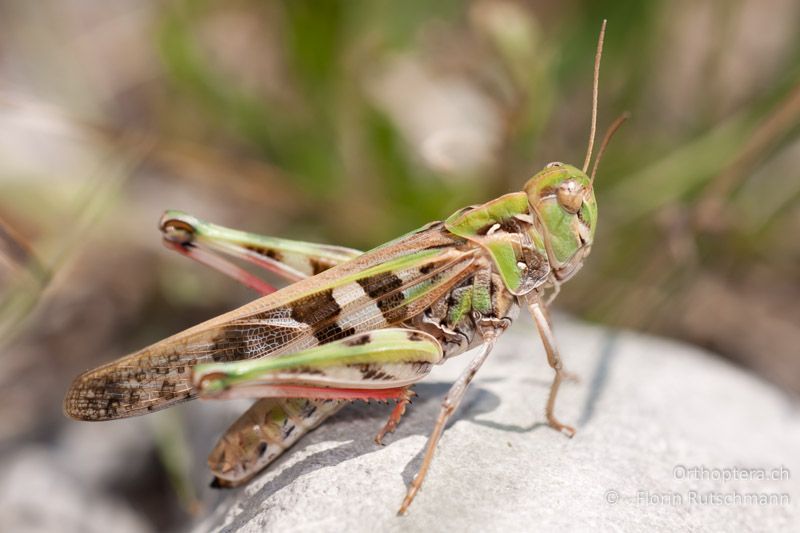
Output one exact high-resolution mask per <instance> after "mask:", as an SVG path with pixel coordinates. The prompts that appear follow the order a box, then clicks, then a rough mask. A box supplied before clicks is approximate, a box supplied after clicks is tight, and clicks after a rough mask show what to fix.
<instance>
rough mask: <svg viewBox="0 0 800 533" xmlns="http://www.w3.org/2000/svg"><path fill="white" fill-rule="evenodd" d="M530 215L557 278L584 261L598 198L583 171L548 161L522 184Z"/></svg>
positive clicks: (595, 219)
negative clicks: (547, 163) (539, 170)
mask: <svg viewBox="0 0 800 533" xmlns="http://www.w3.org/2000/svg"><path fill="white" fill-rule="evenodd" d="M525 192H526V193H527V195H528V204H529V205H530V210H531V215H532V216H533V219H534V220H535V221H536V222H535V223H536V224H537V226H538V228H539V230H540V231H541V233H542V237H543V239H544V245H545V248H546V251H547V258H548V260H549V261H550V266H551V267H552V269H553V272H554V274H555V276H556V278H557V279H558V280H565V279H568V278H569V277H571V276H572V275H573V274H574V273H575V272H577V271H578V269H579V268H580V267H581V265H582V264H583V259H584V258H585V257H586V256H587V255H588V254H589V250H590V249H591V246H592V240H593V239H594V229H595V224H596V222H597V202H596V201H595V198H594V189H593V188H592V183H591V181H590V179H589V177H588V176H587V175H586V173H585V172H583V171H581V170H580V169H577V168H575V167H573V166H572V165H566V164H564V163H550V164H549V165H547V166H546V167H545V168H544V169H543V170H542V171H541V172H539V173H538V174H536V175H535V176H534V177H532V178H531V179H530V180H528V183H526V184H525Z"/></svg>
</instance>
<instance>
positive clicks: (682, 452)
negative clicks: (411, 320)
mask: <svg viewBox="0 0 800 533" xmlns="http://www.w3.org/2000/svg"><path fill="white" fill-rule="evenodd" d="M556 336H557V337H558V340H559V342H560V346H561V349H562V353H563V357H564V359H565V364H566V366H567V368H568V369H569V370H571V371H573V372H575V373H577V374H578V375H579V376H580V377H581V381H580V382H579V383H567V384H565V385H564V386H563V388H562V391H561V395H560V397H559V402H558V404H557V413H558V415H559V416H560V417H561V419H562V420H563V421H564V422H566V423H571V424H574V425H575V426H576V428H577V430H578V433H577V435H576V436H575V438H573V439H568V438H566V437H564V436H563V435H560V434H558V433H556V432H555V431H553V430H551V429H549V428H548V427H546V426H545V425H544V424H543V422H544V417H543V411H544V404H545V400H546V396H547V390H548V386H549V382H550V379H551V376H552V372H551V371H550V370H549V368H548V367H547V363H546V360H545V356H544V353H543V350H542V348H541V345H540V343H539V340H538V338H537V336H536V333H535V329H534V328H533V325H532V324H531V323H530V322H528V321H526V320H519V321H518V323H517V324H516V325H515V326H514V327H513V328H512V329H511V330H510V331H509V332H508V333H507V334H506V335H505V336H504V337H503V338H502V339H501V342H499V344H498V346H497V348H496V351H495V353H494V354H493V355H492V357H491V358H490V359H489V361H488V362H487V363H486V365H485V366H484V368H483V369H481V371H480V372H479V374H478V377H477V378H476V380H475V381H474V382H473V385H472V387H471V388H470V390H469V391H468V393H467V396H466V398H465V400H464V403H463V404H462V406H461V409H459V411H458V412H457V413H456V415H455V417H454V419H453V420H452V422H451V423H450V425H449V427H448V429H447V431H446V432H445V434H444V436H443V438H442V440H441V443H440V446H439V451H438V453H437V456H436V459H435V461H434V462H433V466H432V467H431V469H430V471H429V473H428V477H427V479H426V481H425V485H424V486H423V489H422V491H421V492H420V494H419V495H418V496H417V498H416V501H415V502H414V504H413V505H412V507H411V509H410V513H409V515H408V516H405V517H397V516H395V513H396V511H397V508H398V506H399V504H400V502H401V500H402V498H403V495H404V493H405V490H406V486H407V484H408V483H409V482H410V481H411V479H412V478H413V476H414V473H415V472H416V470H417V468H418V467H419V465H420V462H421V456H422V449H423V446H424V444H425V441H426V437H427V435H428V433H429V431H430V429H431V427H432V425H433V422H434V420H435V417H436V414H437V412H438V409H439V404H440V400H441V398H442V397H443V396H444V394H445V393H446V391H447V389H448V387H449V384H450V383H451V382H452V381H453V379H454V378H455V377H456V376H457V375H458V373H459V371H460V369H461V368H463V366H464V365H465V364H466V363H467V361H468V360H469V358H470V354H467V355H465V356H461V357H460V358H458V359H456V360H453V361H450V362H448V364H446V365H444V366H442V367H440V368H437V369H435V371H434V372H433V374H432V375H431V376H430V377H429V378H428V379H427V380H426V381H425V382H423V383H421V384H419V385H418V386H417V387H416V391H417V392H418V394H419V398H418V399H417V400H415V402H414V405H413V406H412V407H411V409H410V410H409V412H408V413H407V414H406V417H405V418H404V419H403V422H402V423H401V425H400V428H399V429H398V431H397V432H396V433H395V434H394V435H391V436H389V437H388V438H387V439H386V442H387V446H385V447H378V446H376V445H375V444H374V443H373V441H372V437H373V436H374V434H375V433H376V432H377V430H378V429H379V427H380V426H381V425H382V424H383V422H384V419H385V417H386V416H388V412H389V409H390V408H389V407H387V406H382V405H379V406H376V405H369V406H368V405H363V404H358V405H352V406H350V407H348V408H346V409H345V410H343V411H341V412H340V413H339V414H338V415H336V416H335V417H334V418H333V419H331V420H330V421H328V422H327V423H325V424H324V425H323V426H322V427H320V428H319V429H317V430H316V431H315V432H313V433H312V434H310V435H308V436H306V437H305V438H304V439H303V440H302V441H301V442H300V443H298V444H297V445H296V446H295V447H294V448H293V449H292V450H290V451H289V452H288V453H286V454H285V455H284V456H283V457H281V458H280V459H279V460H278V461H276V462H275V463H274V464H273V465H271V467H270V468H269V469H268V471H267V472H266V473H264V474H263V475H261V476H260V477H258V478H256V479H255V480H254V481H253V482H252V483H250V484H249V485H248V486H247V487H246V488H243V489H238V490H236V491H231V492H229V493H227V494H225V495H224V496H222V497H221V499H220V501H219V502H218V504H217V506H216V510H214V511H213V512H212V513H211V514H210V515H209V516H207V517H206V518H205V519H204V520H203V521H201V522H199V523H198V524H196V525H195V530H196V531H198V532H204V531H216V530H224V531H253V532H255V531H281V532H285V531H333V530H337V531H342V530H346V531H350V532H358V531H365V532H366V531H443V530H448V531H450V530H453V531H508V530H520V529H523V530H536V531H553V530H561V529H568V530H575V529H577V530H588V529H601V530H619V531H639V530H642V529H656V530H667V529H669V530H677V529H679V530H687V529H690V530H738V531H750V530H760V531H764V530H769V531H800V514H799V513H798V501H800V452H798V450H800V410H799V409H798V404H797V401H796V399H793V398H790V397H788V396H787V395H785V394H783V393H781V392H780V391H779V390H778V389H776V388H775V387H773V386H772V385H770V384H768V383H766V382H763V381H761V380H759V379H758V378H755V377H753V376H752V375H750V374H748V373H746V372H745V371H743V370H740V369H738V368H736V367H733V366H732V365H730V364H728V363H726V362H723V361H721V360H719V359H717V358H716V357H714V356H713V355H710V354H707V353H705V352H703V351H701V350H698V349H697V348H694V347H691V346H687V345H683V344H679V343H674V342H669V341H664V340H658V339H653V338H649V337H646V336H642V335H636V334H632V333H622V332H609V331H606V330H603V329H600V328H596V327H590V326H587V325H582V324H577V323H574V322H571V321H567V320H564V319H560V320H557V329H556ZM744 469H747V470H744ZM751 469H763V470H755V471H753V470H751ZM763 475H767V476H771V475H775V476H777V477H778V479H742V478H743V477H745V476H746V477H749V478H753V477H762V476H763ZM726 476H727V477H735V478H737V479H723V478H724V477H726ZM754 498H755V501H754V500H753V499H754ZM759 498H761V500H759ZM764 498H766V501H765V500H764Z"/></svg>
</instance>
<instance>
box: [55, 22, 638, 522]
mask: <svg viewBox="0 0 800 533" xmlns="http://www.w3.org/2000/svg"><path fill="white" fill-rule="evenodd" d="M603 29H605V23H604V24H603ZM602 40H603V31H601V33H600V40H599V43H598V49H597V55H596V60H595V76H594V91H593V106H592V127H591V133H590V136H589V146H588V148H587V153H586V158H585V161H584V165H583V169H582V170H581V169H578V168H576V167H573V166H570V165H565V164H562V163H550V164H549V165H547V166H546V167H545V168H544V169H543V170H542V171H541V172H539V173H538V174H536V175H535V176H533V178H531V179H530V180H529V181H528V182H527V183H526V185H525V187H524V189H523V190H522V191H520V192H515V193H511V194H507V195H504V196H501V197H500V198H497V199H495V200H492V201H490V202H487V203H485V204H483V205H477V206H471V207H466V208H464V209H461V210H459V211H457V212H456V213H454V214H453V215H452V216H450V217H449V218H447V219H446V220H445V221H443V222H442V221H440V222H433V223H430V224H428V225H426V226H424V227H422V228H420V229H418V230H416V231H413V232H411V233H409V234H407V235H404V236H402V237H400V238H398V239H395V240H394V241H391V242H389V243H387V244H384V245H382V246H379V247H378V248H375V249H373V250H371V251H369V252H365V253H362V252H360V251H358V250H352V249H348V248H342V247H336V246H326V245H320V244H311V243H306V242H296V241H289V240H284V239H278V238H272V237H262V236H258V235H254V234H250V233H246V232H241V231H236V230H232V229H227V228H223V227H220V226H216V225H213V224H209V223H206V222H202V221H200V220H198V219H196V218H194V217H192V216H190V215H187V214H185V213H180V212H175V211H169V212H167V213H166V214H165V215H164V217H163V218H162V220H161V225H160V226H161V230H162V231H163V234H164V239H165V243H166V244H168V245H169V246H170V247H171V248H173V249H175V250H177V251H178V252H180V253H182V254H184V255H187V256H189V257H191V258H193V259H196V260H198V261H200V262H201V263H204V264H206V265H209V266H211V267H213V268H216V269H217V270H220V271H221V272H224V273H226V274H228V275H230V276H232V277H234V278H235V279H237V280H239V281H241V282H242V283H244V284H246V285H248V286H249V287H251V288H253V289H255V290H257V291H259V292H260V293H262V294H263V295H264V296H263V297H261V298H260V299H258V300H255V301H253V302H251V303H249V304H247V305H245V306H243V307H240V308H239V309H236V310H234V311H231V312H229V313H226V314H224V315H222V316H219V317H216V318H214V319H212V320H209V321H207V322H204V323H202V324H200V325H198V326H195V327H193V328H190V329H188V330H186V331H183V332H181V333H178V334H176V335H173V336H172V337H169V338H167V339H165V340H163V341H160V342H157V343H155V344H153V345H151V346H148V347H147V348H144V349H142V350H140V351H138V352H136V353H133V354H131V355H128V356H126V357H123V358H121V359H119V360H117V361H114V362H112V363H109V364H107V365H104V366H101V367H99V368H97V369H95V370H91V371H89V372H86V373H84V374H82V375H80V376H79V377H78V378H77V379H76V380H75V382H74V383H73V385H72V387H71V389H70V390H69V392H68V393H67V396H66V399H65V402H64V410H65V412H66V414H67V415H68V416H70V417H72V418H75V419H79V420H111V419H116V418H124V417H129V416H135V415H141V414H146V413H149V412H152V411H156V410H160V409H164V408H166V407H169V406H172V405H175V404H177V403H179V402H183V401H186V400H191V399H193V398H196V397H201V398H231V397H248V398H258V401H257V402H256V403H255V404H254V405H253V406H252V407H251V408H250V409H249V410H248V411H247V412H246V413H245V414H244V415H242V417H240V418H239V419H238V420H237V421H236V422H235V423H234V424H233V425H232V426H231V427H230V428H229V429H228V431H227V432H226V433H225V434H224V436H223V437H222V438H221V439H220V441H219V442H218V443H217V445H216V447H215V448H214V450H213V451H212V453H211V455H210V457H209V465H210V467H211V470H212V471H213V473H214V475H215V476H216V477H215V482H216V484H217V485H219V486H228V487H231V486H236V485H240V484H242V483H245V482H246V481H248V480H249V479H250V478H252V477H253V476H254V475H256V474H257V473H258V472H259V471H261V470H262V469H263V468H265V467H266V466H267V465H268V464H269V463H270V462H271V461H273V460H274V459H275V458H276V457H277V456H278V455H280V454H281V453H282V452H283V451H284V450H285V449H286V448H287V447H289V446H291V445H292V444H293V443H294V442H296V441H297V440H298V439H299V438H300V437H301V436H302V435H303V434H305V433H306V432H308V431H310V430H311V429H313V428H314V427H315V426H317V425H318V424H320V423H321V422H322V421H323V420H325V419H326V418H327V417H328V416H330V415H331V414H333V413H334V412H335V411H337V410H338V409H339V408H340V407H342V406H343V405H345V404H346V403H347V402H348V401H352V400H356V399H358V400H365V399H380V400H395V401H396V402H397V403H396V406H395V408H394V410H393V411H392V413H391V416H390V417H389V420H388V421H387V422H386V424H385V426H384V427H383V428H382V429H381V430H380V432H379V433H378V435H377V436H376V438H375V440H376V441H377V442H378V443H380V442H381V441H382V439H383V437H384V435H385V434H386V433H388V432H391V431H393V430H394V429H395V427H396V426H397V424H398V422H399V421H400V418H401V417H402V415H403V413H404V411H405V409H406V404H407V403H408V402H409V399H410V398H411V395H412V393H411V392H410V387H411V385H413V384H414V383H416V382H418V381H419V380H421V379H422V378H424V377H425V376H426V375H427V374H428V373H429V371H430V370H431V368H432V366H433V365H436V364H440V363H443V362H444V361H446V360H447V359H449V358H451V357H454V356H456V355H459V354H461V353H463V352H466V351H468V350H471V349H472V348H480V349H479V351H478V352H477V355H476V356H475V357H474V358H473V360H472V361H471V363H470V364H469V366H468V367H467V368H466V369H465V371H464V372H463V374H462V375H461V376H460V377H459V378H458V380H457V381H456V382H455V383H454V384H453V386H452V388H451V389H450V391H449V392H448V394H447V396H446V398H445V399H444V402H443V403H442V407H441V411H440V414H439V417H438V419H437V421H436V425H435V426H434V429H433V432H432V433H431V435H430V438H429V439H428V444H427V449H426V452H425V456H424V460H423V463H422V465H421V467H420V470H419V472H418V473H417V475H416V477H415V478H414V480H413V482H412V483H411V484H410V486H409V487H408V492H407V495H406V498H405V500H404V501H403V503H402V506H401V507H400V513H401V514H402V513H404V512H405V511H406V510H407V509H408V506H409V505H410V504H411V502H412V500H413V499H414V496H415V495H416V493H417V491H418V490H419V488H420V486H421V484H422V482H423V479H424V477H425V474H426V472H427V470H428V467H429V465H430V463H431V460H432V458H433V454H434V451H435V449H436V445H437V442H438V441H439V438H440V436H441V435H442V431H443V430H444V427H445V424H446V422H447V420H448V418H449V417H451V416H452V414H453V413H454V412H455V410H456V409H457V408H458V406H459V403H460V402H461V400H462V398H463V396H464V393H465V391H466V389H467V387H468V385H469V384H470V382H471V381H472V379H473V377H474V376H475V374H476V373H477V372H478V370H479V369H480V367H481V365H482V364H483V363H484V361H485V360H486V359H487V357H488V356H489V354H490V352H491V351H492V347H493V346H494V344H495V342H496V340H497V338H498V337H499V336H500V335H501V334H502V333H503V332H504V331H505V330H506V328H508V326H509V325H510V324H511V322H512V321H513V320H514V318H515V317H516V316H517V313H518V309H519V307H520V306H524V307H527V308H528V310H529V311H530V313H531V315H532V316H533V319H534V321H535V323H536V326H537V329H538V331H539V335H540V336H541V338H542V341H543V343H544V347H545V350H546V352H547V358H548V362H549V364H550V366H551V367H552V368H553V370H554V371H555V377H554V379H553V382H552V385H551V387H550V395H549V399H548V401H547V407H546V416H547V421H548V424H549V425H550V426H551V427H553V428H555V429H557V430H558V431H561V432H563V433H565V434H567V435H568V436H572V435H573V434H574V433H575V430H574V429H573V428H572V427H570V426H567V425H565V424H562V423H561V422H560V421H559V420H558V419H557V418H556V415H555V413H554V409H555V401H556V395H557V394H558V389H559V385H560V384H561V381H562V380H563V379H564V376H565V372H564V370H563V366H562V362H561V357H560V355H559V352H558V348H557V346H556V342H555V339H554V336H553V333H552V330H551V327H550V324H549V321H548V318H547V314H546V305H547V304H548V303H549V299H546V298H545V294H546V293H548V292H547V291H552V293H551V296H554V295H555V293H557V291H558V288H559V286H560V285H561V284H562V283H563V282H565V281H566V280H568V279H569V278H570V277H572V276H573V275H574V274H575V273H576V272H577V271H578V269H579V268H580V267H581V266H582V263H583V261H584V258H585V257H586V256H587V254H588V253H589V250H590V248H591V245H592V240H593V236H594V231H595V224H596V222H597V204H596V202H595V196H594V190H593V180H594V174H595V172H596V170H597V164H598V161H599V159H600V157H601V155H602V152H603V150H604V148H605V145H606V143H607V141H608V139H609V138H610V136H611V135H612V134H613V132H614V130H615V129H616V127H618V126H619V124H620V123H621V122H622V120H624V119H619V120H618V121H617V122H616V123H615V124H614V125H612V127H611V128H609V132H608V133H607V134H606V136H605V139H604V141H603V143H602V145H601V148H600V151H599V153H598V157H597V158H596V160H595V164H594V167H593V169H592V173H591V177H590V176H589V175H587V169H588V166H589V162H590V160H591V155H592V145H593V143H594V132H595V124H596V116H597V85H598V71H599V61H600V55H601V50H602ZM220 253H221V254H227V255H230V256H233V257H236V258H239V259H242V260H245V261H249V262H251V263H255V264H256V265H259V266H261V267H264V268H266V269H268V270H270V271H272V272H275V273H278V274H280V275H281V276H283V277H284V278H286V279H287V280H289V281H292V282H293V283H292V284H291V285H289V286H287V287H285V288H283V289H281V290H277V291H276V289H275V288H273V287H272V286H271V285H268V284H267V283H265V282H264V281H262V280H261V279H260V278H258V277H256V276H254V275H252V274H250V273H249V272H248V271H246V270H244V269H243V268H241V267H239V266H237V265H235V264H234V263H232V262H230V261H228V260H227V259H224V258H223V257H222V256H221V255H219V254H220Z"/></svg>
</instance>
